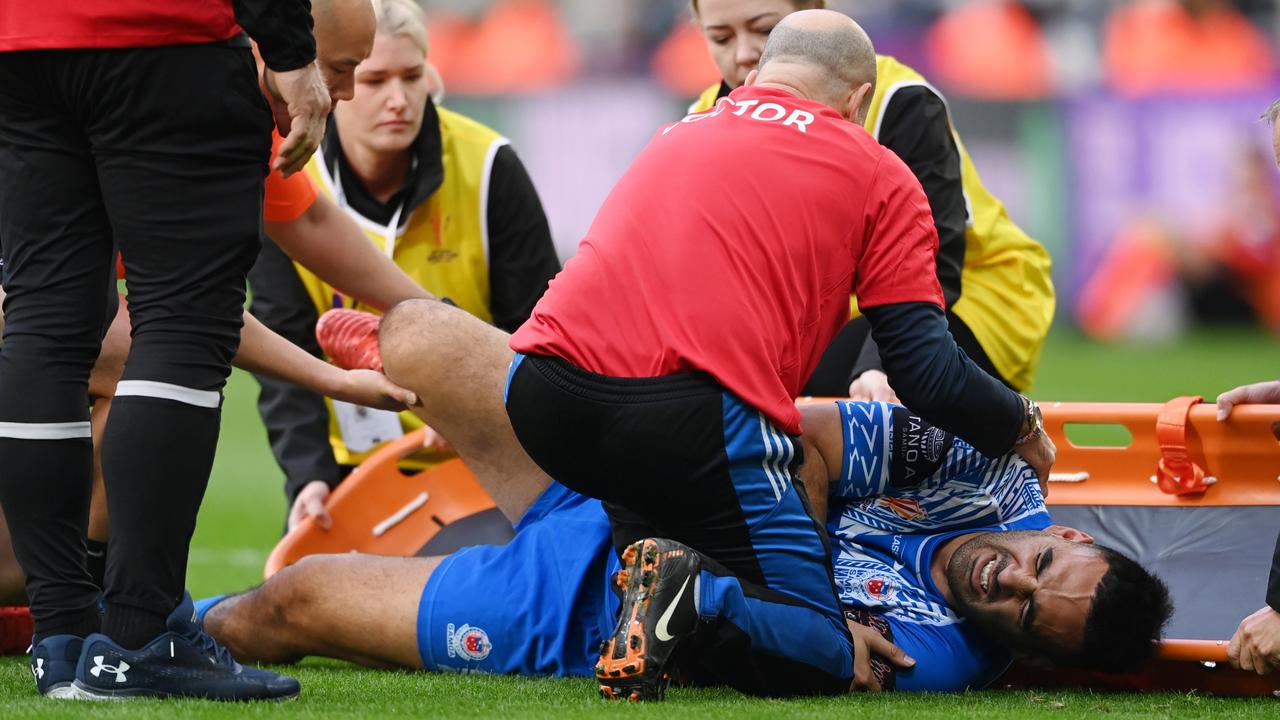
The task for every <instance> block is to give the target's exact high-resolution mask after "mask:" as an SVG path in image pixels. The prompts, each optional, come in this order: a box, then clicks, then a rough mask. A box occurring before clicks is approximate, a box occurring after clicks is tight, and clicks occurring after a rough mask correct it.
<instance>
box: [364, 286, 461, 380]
mask: <svg viewBox="0 0 1280 720" xmlns="http://www.w3.org/2000/svg"><path fill="white" fill-rule="evenodd" d="M450 310H452V308H450V307H448V306H446V305H445V304H443V303H441V302H437V301H435V300H405V301H404V302H401V303H399V304H397V305H396V306H395V307H393V308H391V310H389V311H388V312H387V314H386V315H385V316H383V318H382V323H381V324H380V325H379V327H378V350H379V352H380V354H381V355H382V366H383V368H384V369H385V370H386V372H387V375H388V376H390V377H393V378H394V377H397V376H399V375H401V374H402V373H403V372H404V371H406V370H407V369H408V368H411V367H414V366H416V365H418V364H420V363H422V362H423V360H424V359H425V358H424V356H429V355H430V353H427V352H425V351H426V350H427V349H428V346H429V345H430V344H431V343H433V342H434V341H436V340H437V339H438V336H439V328H440V326H441V316H442V314H443V313H447V312H449V311H450Z"/></svg>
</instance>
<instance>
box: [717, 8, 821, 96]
mask: <svg viewBox="0 0 1280 720" xmlns="http://www.w3.org/2000/svg"><path fill="white" fill-rule="evenodd" d="M795 11H796V6H795V4H794V3H793V2H792V0H698V16H697V22H698V27H699V28H701V30H702V36H703V38H705V39H706V41H707V49H708V50H710V51H711V59H712V60H714V61H715V63H716V67H717V68H719V69H720V77H722V78H724V79H725V82H727V83H729V85H730V86H731V87H735V88H736V87H739V86H741V85H742V83H744V82H746V79H747V74H748V73H750V72H751V71H752V70H754V69H755V67H756V64H757V63H758V62H760V53H761V52H763V51H764V44H765V41H767V40H768V39H769V33H770V32H772V31H773V27H774V26H775V25H777V24H778V23H779V22H780V21H781V20H782V18H784V17H786V16H788V15H790V14H791V13H793V12H795Z"/></svg>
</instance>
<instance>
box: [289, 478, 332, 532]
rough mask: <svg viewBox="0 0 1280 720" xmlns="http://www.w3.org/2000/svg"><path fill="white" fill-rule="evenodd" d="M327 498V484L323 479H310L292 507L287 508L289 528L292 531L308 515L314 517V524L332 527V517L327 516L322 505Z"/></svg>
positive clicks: (327, 513) (326, 528)
mask: <svg viewBox="0 0 1280 720" xmlns="http://www.w3.org/2000/svg"><path fill="white" fill-rule="evenodd" d="M328 498H329V485H328V483H326V482H325V481H323V480H312V481H311V482H309V483H307V484H306V485H304V486H303V488H302V491H301V492H299V493H298V498H297V499H296V500H294V501H293V507H291V508H289V523H288V527H289V530H291V531H292V530H293V529H294V528H295V527H297V526H298V523H300V522H302V521H303V520H304V519H305V518H309V517H314V518H315V519H316V524H317V525H319V526H320V527H321V528H322V529H324V530H328V529H329V528H331V527H333V518H331V517H329V511H328V510H326V509H325V507H324V501H325V500H327V499H328Z"/></svg>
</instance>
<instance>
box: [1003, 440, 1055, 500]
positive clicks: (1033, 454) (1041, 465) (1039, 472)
mask: <svg viewBox="0 0 1280 720" xmlns="http://www.w3.org/2000/svg"><path fill="white" fill-rule="evenodd" d="M1013 451H1014V452H1016V453H1018V454H1019V455H1021V456H1022V459H1023V460H1026V461H1027V464H1028V465H1030V466H1031V469H1033V470H1035V471H1036V477H1037V478H1038V479H1039V480H1040V494H1042V495H1044V496H1045V497H1049V470H1051V469H1052V468H1053V461H1054V460H1055V459H1056V458H1057V457H1058V448H1057V446H1055V445H1054V444H1053V440H1052V439H1051V438H1050V437H1049V433H1047V432H1044V431H1041V432H1039V433H1037V434H1036V436H1035V437H1033V438H1031V439H1030V440H1028V441H1026V442H1024V443H1022V444H1021V445H1014V446H1013Z"/></svg>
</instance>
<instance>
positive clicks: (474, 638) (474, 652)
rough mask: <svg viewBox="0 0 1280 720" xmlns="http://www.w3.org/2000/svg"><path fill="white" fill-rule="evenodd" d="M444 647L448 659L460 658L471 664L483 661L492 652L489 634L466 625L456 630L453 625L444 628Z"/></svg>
mask: <svg viewBox="0 0 1280 720" xmlns="http://www.w3.org/2000/svg"><path fill="white" fill-rule="evenodd" d="M445 646H446V647H447V648H448V649H449V657H460V658H463V659H464V660H470V661H472V662H480V661H481V660H484V659H485V658H487V657H489V652H490V651H492V650H493V643H491V642H489V633H486V632H485V631H484V630H482V629H481V628H478V627H472V626H471V625H466V624H464V625H463V626H462V627H459V628H456V629H455V628H454V626H453V623H449V624H448V625H447V626H445Z"/></svg>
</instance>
